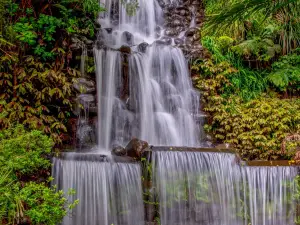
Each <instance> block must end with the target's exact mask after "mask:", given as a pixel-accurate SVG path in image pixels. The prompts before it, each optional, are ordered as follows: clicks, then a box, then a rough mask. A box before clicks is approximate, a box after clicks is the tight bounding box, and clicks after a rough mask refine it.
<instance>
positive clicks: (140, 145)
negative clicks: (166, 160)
mask: <svg viewBox="0 0 300 225" xmlns="http://www.w3.org/2000/svg"><path fill="white" fill-rule="evenodd" d="M148 147H149V144H148V143H147V142H145V141H142V140H139V139H137V138H133V139H132V140H131V141H130V142H129V143H128V144H127V146H126V148H125V149H126V152H127V156H129V157H132V158H137V159H140V158H141V156H142V153H143V151H144V150H145V149H147V148H148Z"/></svg>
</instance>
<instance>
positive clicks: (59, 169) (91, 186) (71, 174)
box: [53, 153, 144, 225]
mask: <svg viewBox="0 0 300 225" xmlns="http://www.w3.org/2000/svg"><path fill="white" fill-rule="evenodd" d="M103 160H104V161H103ZM53 177H55V181H56V183H57V185H58V187H59V188H62V190H63V191H64V192H65V193H68V191H69V189H70V188H72V189H74V190H75V192H76V194H75V195H74V196H70V197H69V198H68V200H69V201H70V202H73V201H74V200H76V199H79V204H78V205H77V206H76V207H75V209H74V210H72V212H71V213H70V214H69V215H67V216H66V217H65V218H64V221H63V223H62V224H63V225H112V224H113V225H143V224H144V208H143V207H144V206H143V200H142V188H141V172H140V166H139V165H138V164H133V163H113V162H109V161H107V159H106V158H105V157H100V156H99V155H92V154H91V155H89V154H82V155H80V154H77V153H74V154H67V155H65V156H64V158H63V159H58V158H55V159H54V165H53Z"/></svg>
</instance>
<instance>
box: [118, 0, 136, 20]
mask: <svg viewBox="0 0 300 225" xmlns="http://www.w3.org/2000/svg"><path fill="white" fill-rule="evenodd" d="M121 3H122V4H123V6H124V7H125V9H126V13H127V14H128V15H129V16H134V15H135V14H136V10H137V8H138V7H139V2H138V0H129V1H128V0H121Z"/></svg>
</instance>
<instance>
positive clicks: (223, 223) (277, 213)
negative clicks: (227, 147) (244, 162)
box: [153, 151, 297, 225]
mask: <svg viewBox="0 0 300 225" xmlns="http://www.w3.org/2000/svg"><path fill="white" fill-rule="evenodd" d="M153 162H154V163H153V176H154V186H156V187H157V193H158V197H159V202H160V216H161V224H162V225H169V224H180V225H182V224H184V225H196V224H197V225H249V224H251V225H294V218H295V208H294V205H295V202H293V201H292V196H293V195H294V181H293V179H294V178H295V176H296V175H297V168H295V167H247V166H245V167H240V166H238V165H236V163H235V156H234V155H233V154H226V153H199V152H198V153H197V152H162V151H157V152H153Z"/></svg>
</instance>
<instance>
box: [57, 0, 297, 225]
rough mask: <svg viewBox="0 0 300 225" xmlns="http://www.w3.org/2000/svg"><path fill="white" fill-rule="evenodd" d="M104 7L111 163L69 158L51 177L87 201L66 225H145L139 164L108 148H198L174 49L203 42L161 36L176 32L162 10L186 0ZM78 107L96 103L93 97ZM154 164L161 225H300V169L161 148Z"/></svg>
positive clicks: (193, 97) (103, 120)
mask: <svg viewBox="0 0 300 225" xmlns="http://www.w3.org/2000/svg"><path fill="white" fill-rule="evenodd" d="M100 2H101V4H103V5H105V7H106V12H104V13H101V15H100V19H99V22H100V24H101V26H102V29H101V31H100V32H99V38H98V40H97V43H96V46H97V47H95V50H94V52H95V64H96V78H97V103H98V123H97V124H98V127H97V128H98V129H97V130H98V148H97V149H98V150H99V149H101V150H105V151H106V152H105V154H106V156H101V154H102V153H103V151H93V153H86V154H82V153H68V154H65V155H63V157H61V158H55V159H54V165H53V176H54V178H55V181H56V183H57V184H58V188H60V189H63V190H64V191H65V192H67V191H68V189H69V188H73V189H75V191H76V192H77V194H76V195H75V196H73V197H70V201H73V200H74V199H77V198H78V199H79V201H80V202H79V205H78V206H77V207H76V208H75V209H74V210H73V211H72V212H71V214H70V215H68V216H67V217H65V219H64V221H63V225H112V224H113V225H143V224H144V206H143V199H142V188H141V172H140V166H139V165H138V164H134V163H124V162H114V160H113V159H111V156H110V151H109V150H110V149H111V147H112V146H113V145H122V146H124V145H125V144H126V143H127V142H128V141H129V140H130V139H131V138H132V137H137V138H140V139H143V140H145V141H148V142H149V143H150V144H151V145H156V146H162V145H170V146H199V145H200V143H199V141H198V140H199V139H200V138H199V136H200V134H201V132H200V130H199V126H198V125H197V123H196V119H197V117H198V116H199V115H200V114H199V108H200V106H199V102H200V99H199V93H197V92H196V91H195V90H194V89H193V88H192V83H191V79H190V77H189V70H188V64H187V61H186V58H185V56H184V54H183V52H182V50H181V49H180V48H178V47H177V46H175V43H176V42H177V43H179V42H180V40H178V39H180V38H183V39H184V41H185V42H188V41H190V40H191V38H192V39H194V37H195V35H194V34H193V32H185V31H184V30H181V28H182V27H177V28H180V29H177V28H176V29H177V30H175V33H176V32H177V34H178V35H177V36H176V37H172V38H170V37H166V36H163V35H164V34H166V33H170V31H168V32H166V30H165V27H164V24H165V21H164V16H163V14H164V9H163V8H162V7H161V5H168V4H171V5H173V6H177V5H180V4H181V3H182V2H187V1H186V0H184V1H181V0H138V2H139V7H138V9H137V11H136V12H135V13H133V14H134V15H129V14H128V9H126V6H127V4H129V5H130V3H132V1H131V0H124V1H122V2H123V4H124V5H122V4H121V3H120V2H121V1H120V0H100ZM158 2H160V4H159V3H158ZM195 2H196V3H197V1H196V0H195V1H193V4H194V3H195ZM198 3H199V1H198ZM173 6H172V7H173ZM172 7H171V9H173V8H172ZM196 7H197V4H194V5H193V6H192V8H193V9H192V13H190V12H191V11H189V10H186V9H184V8H180V7H179V8H178V10H179V12H180V14H181V16H186V17H189V16H191V15H190V14H193V16H194V15H196V14H197V12H196V11H197V10H196ZM193 16H191V17H193ZM169 20H170V18H169ZM187 21H188V22H187V23H188V27H191V28H193V27H194V26H195V25H196V24H197V20H196V17H194V18H190V19H188V20H187ZM173 22H174V23H173ZM180 22H181V21H180V20H179V24H180ZM198 22H199V21H198ZM168 23H171V24H173V25H174V24H175V25H176V24H177V25H178V21H171V22H170V21H168ZM177 25H176V26H177ZM193 29H194V31H195V30H196V31H197V29H195V28H193ZM171 33H172V32H171ZM186 33H189V34H186ZM190 33H192V36H190ZM198 35H199V34H198ZM167 36H168V35H167ZM195 38H196V40H199V39H197V38H198V37H197V35H196V37H195ZM176 45H178V44H176ZM83 54H85V53H83ZM81 68H82V71H84V70H85V68H84V66H83V65H82V67H81ZM89 97H90V96H89ZM80 100H81V102H84V103H86V102H87V103H90V102H93V99H90V98H87V96H85V95H81V96H80ZM87 106H89V105H87ZM85 108H86V111H85V114H84V116H83V117H82V118H83V121H84V123H83V125H82V129H81V130H79V131H78V132H79V133H80V134H82V135H79V136H82V137H85V136H87V135H86V133H88V132H90V129H89V126H87V125H88V123H87V121H88V118H87V116H86V115H87V114H88V113H87V112H88V107H85ZM83 128H84V129H83ZM159 148H160V147H158V149H159ZM100 153H101V154H100ZM152 162H153V167H152V168H153V173H152V175H153V189H152V191H153V190H155V193H157V195H158V198H159V212H160V220H161V224H162V225H196V224H197V225H249V224H251V225H292V224H293V219H294V217H293V207H292V205H293V204H292V200H291V199H292V195H293V191H294V190H293V178H294V177H295V176H296V173H297V170H296V169H295V168H293V167H241V166H239V165H237V164H236V162H235V156H234V155H232V154H225V153H196V152H177V151H173V152H164V151H159V150H158V151H157V150H155V151H154V152H153V153H152ZM153 193H154V192H153Z"/></svg>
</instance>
